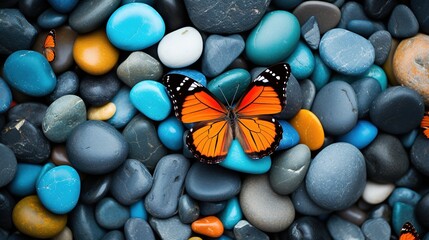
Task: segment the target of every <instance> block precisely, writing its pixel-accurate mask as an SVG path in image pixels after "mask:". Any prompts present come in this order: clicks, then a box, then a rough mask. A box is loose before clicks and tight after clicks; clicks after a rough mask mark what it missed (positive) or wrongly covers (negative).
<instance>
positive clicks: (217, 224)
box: [191, 216, 224, 238]
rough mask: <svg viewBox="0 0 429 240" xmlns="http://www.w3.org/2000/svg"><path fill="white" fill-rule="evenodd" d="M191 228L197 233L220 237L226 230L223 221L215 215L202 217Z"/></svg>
mask: <svg viewBox="0 0 429 240" xmlns="http://www.w3.org/2000/svg"><path fill="white" fill-rule="evenodd" d="M191 228H192V231H193V232H195V233H197V234H202V235H205V236H208V237H215V238H217V237H220V236H221V235H222V234H223V231H224V228H223V225H222V222H221V221H220V220H219V218H217V217H215V216H208V217H203V218H200V219H198V220H196V221H194V222H193V223H192V224H191Z"/></svg>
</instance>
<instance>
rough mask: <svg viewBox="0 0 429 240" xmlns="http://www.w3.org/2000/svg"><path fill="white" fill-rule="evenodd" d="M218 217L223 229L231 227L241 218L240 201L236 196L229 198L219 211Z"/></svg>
mask: <svg viewBox="0 0 429 240" xmlns="http://www.w3.org/2000/svg"><path fill="white" fill-rule="evenodd" d="M218 216H219V219H220V221H221V222H222V225H223V227H224V228H225V229H233V228H234V226H235V225H236V224H237V223H238V222H239V221H240V220H241V219H242V218H243V212H242V211H241V207H240V202H239V200H238V198H237V197H234V198H231V199H229V200H228V202H227V203H226V206H225V209H224V210H222V212H220V213H219V215H218Z"/></svg>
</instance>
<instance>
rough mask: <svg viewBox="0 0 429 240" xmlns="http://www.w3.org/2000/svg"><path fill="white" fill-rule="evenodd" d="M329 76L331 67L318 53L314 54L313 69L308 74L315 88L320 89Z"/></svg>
mask: <svg viewBox="0 0 429 240" xmlns="http://www.w3.org/2000/svg"><path fill="white" fill-rule="evenodd" d="M330 78H331V69H330V68H329V67H328V66H326V64H325V63H324V62H323V61H322V59H321V58H320V56H319V54H314V70H313V73H312V74H311V76H310V79H311V81H312V82H313V83H314V86H315V87H316V89H317V90H320V89H321V88H322V87H323V86H325V85H326V83H328V81H329V79H330Z"/></svg>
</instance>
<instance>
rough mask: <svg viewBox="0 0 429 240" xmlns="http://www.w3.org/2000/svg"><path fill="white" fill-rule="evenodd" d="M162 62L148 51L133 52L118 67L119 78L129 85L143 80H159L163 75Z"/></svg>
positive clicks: (132, 85)
mask: <svg viewBox="0 0 429 240" xmlns="http://www.w3.org/2000/svg"><path fill="white" fill-rule="evenodd" d="M162 70H163V69H162V65H161V63H160V62H159V61H158V60H156V59H155V58H153V57H152V56H150V55H149V54H147V53H144V52H140V51H136V52H132V53H131V54H130V55H129V56H128V57H127V59H125V60H124V61H123V62H122V63H121V64H120V65H119V66H118V68H117V69H116V74H117V75H118V77H119V79H121V81H122V82H124V83H125V84H126V85H128V86H129V87H131V88H132V87H134V85H136V84H137V83H139V82H140V81H142V80H159V79H160V78H161V77H162V73H163V72H162Z"/></svg>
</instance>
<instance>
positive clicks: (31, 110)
mask: <svg viewBox="0 0 429 240" xmlns="http://www.w3.org/2000/svg"><path fill="white" fill-rule="evenodd" d="M47 109H48V106H46V105H45V104H43V103H38V102H24V103H20V104H17V105H16V106H14V107H13V108H11V109H9V111H8V112H7V118H8V121H14V120H20V119H25V120H27V121H29V122H31V123H32V124H33V125H34V126H35V127H37V128H40V127H41V126H42V122H43V118H44V117H45V114H46V110H47Z"/></svg>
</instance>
